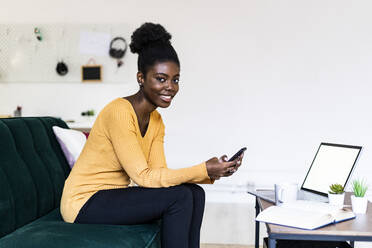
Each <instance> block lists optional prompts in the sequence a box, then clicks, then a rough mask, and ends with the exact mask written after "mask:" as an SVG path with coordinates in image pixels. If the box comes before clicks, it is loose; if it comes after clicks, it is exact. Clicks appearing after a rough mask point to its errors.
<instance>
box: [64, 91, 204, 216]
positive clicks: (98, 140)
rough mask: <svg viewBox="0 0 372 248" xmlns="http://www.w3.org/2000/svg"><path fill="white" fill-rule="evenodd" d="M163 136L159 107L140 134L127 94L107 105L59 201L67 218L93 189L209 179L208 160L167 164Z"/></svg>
mask: <svg viewBox="0 0 372 248" xmlns="http://www.w3.org/2000/svg"><path fill="white" fill-rule="evenodd" d="M163 139H164V124H163V121H162V118H161V116H160V114H159V113H158V112H157V111H156V110H155V111H153V112H152V113H151V115H150V121H149V125H148V128H147V132H146V134H145V136H144V137H142V135H141V131H140V129H139V125H138V120H137V116H136V113H135V112H134V109H133V107H132V105H131V103H130V102H129V101H127V100H125V99H123V98H118V99H116V100H114V101H112V102H111V103H109V104H108V105H107V106H106V107H105V108H104V109H103V110H102V111H101V113H100V114H99V115H98V117H97V120H96V121H95V123H94V125H93V127H92V130H91V133H90V135H89V138H88V140H87V142H86V144H85V146H84V149H83V151H82V152H81V154H80V156H79V158H78V160H77V161H76V163H75V165H74V167H73V168H72V170H71V173H70V175H69V177H68V178H67V180H66V182H65V186H64V189H63V194H62V199H61V214H62V217H63V219H64V220H65V221H66V222H70V223H72V222H74V221H75V218H76V216H77V215H78V213H79V211H80V209H81V208H82V206H83V205H84V204H85V202H86V201H87V200H88V199H89V198H90V197H91V196H92V195H93V194H94V193H96V192H97V191H99V190H103V189H116V188H126V187H128V185H129V183H130V179H132V180H133V181H134V182H135V183H136V184H138V185H139V186H142V187H149V188H159V187H169V186H174V185H179V184H182V183H187V182H188V183H211V180H210V178H209V177H208V173H207V170H206V165H205V162H204V163H201V164H199V165H195V166H192V167H188V168H182V169H169V168H167V165H166V161H165V157H164V144H163V143H164V142H163ZM107 211H110V210H107Z"/></svg>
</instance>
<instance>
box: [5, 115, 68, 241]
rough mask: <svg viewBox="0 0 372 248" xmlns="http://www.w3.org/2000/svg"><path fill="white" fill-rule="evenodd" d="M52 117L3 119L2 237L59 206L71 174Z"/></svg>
mask: <svg viewBox="0 0 372 248" xmlns="http://www.w3.org/2000/svg"><path fill="white" fill-rule="evenodd" d="M53 125H60V126H62V127H66V124H65V123H64V122H63V121H61V120H58V119H55V118H51V117H45V118H43V117H28V118H9V119H0V220H1V221H0V237H2V236H4V235H6V234H8V233H10V232H12V231H14V230H15V229H17V228H19V227H21V226H23V225H25V224H27V223H29V222H31V221H33V220H35V219H36V218H38V217H40V216H43V215H45V214H46V213H48V212H50V211H51V210H52V209H55V208H56V207H59V202H60V198H61V193H62V189H63V185H64V181H65V179H66V176H67V175H68V172H69V167H68V165H67V162H66V159H65V158H64V156H63V154H62V151H61V149H60V148H59V145H58V144H57V141H56V140H55V137H54V134H53V131H52V126H53Z"/></svg>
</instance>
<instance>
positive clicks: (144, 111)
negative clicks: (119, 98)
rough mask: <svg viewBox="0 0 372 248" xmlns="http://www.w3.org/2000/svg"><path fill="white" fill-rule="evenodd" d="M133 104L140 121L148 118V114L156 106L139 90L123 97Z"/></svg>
mask: <svg viewBox="0 0 372 248" xmlns="http://www.w3.org/2000/svg"><path fill="white" fill-rule="evenodd" d="M125 99H127V100H128V101H129V102H130V103H131V104H132V106H133V109H134V111H135V112H136V115H137V119H140V120H141V121H142V120H144V121H146V120H149V118H150V114H151V112H152V111H154V110H155V109H156V106H155V105H153V104H152V103H151V102H149V101H148V100H147V99H146V97H145V96H144V94H143V92H142V91H141V90H139V91H138V92H137V93H136V94H134V95H131V96H127V97H125Z"/></svg>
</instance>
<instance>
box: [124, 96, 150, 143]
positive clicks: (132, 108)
mask: <svg viewBox="0 0 372 248" xmlns="http://www.w3.org/2000/svg"><path fill="white" fill-rule="evenodd" d="M120 99H122V100H124V101H126V102H127V103H128V104H129V106H130V109H131V110H132V113H133V115H134V118H135V123H136V128H137V130H138V132H139V134H140V136H141V138H142V139H144V138H145V137H146V136H147V134H148V133H149V130H150V126H151V123H152V120H151V119H152V116H153V114H152V113H153V112H154V111H155V110H154V111H152V112H151V113H150V119H149V124H148V125H147V129H146V132H145V134H144V135H143V136H142V132H141V128H140V126H139V122H138V118H137V114H136V111H135V110H134V107H133V105H132V103H131V102H130V101H128V100H127V99H125V98H123V97H120Z"/></svg>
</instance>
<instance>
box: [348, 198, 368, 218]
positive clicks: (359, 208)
mask: <svg viewBox="0 0 372 248" xmlns="http://www.w3.org/2000/svg"><path fill="white" fill-rule="evenodd" d="M367 205H368V198H367V197H356V196H355V195H352V196H351V207H352V208H353V212H354V213H356V214H365V213H366V212H367Z"/></svg>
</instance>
